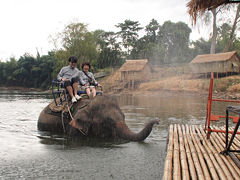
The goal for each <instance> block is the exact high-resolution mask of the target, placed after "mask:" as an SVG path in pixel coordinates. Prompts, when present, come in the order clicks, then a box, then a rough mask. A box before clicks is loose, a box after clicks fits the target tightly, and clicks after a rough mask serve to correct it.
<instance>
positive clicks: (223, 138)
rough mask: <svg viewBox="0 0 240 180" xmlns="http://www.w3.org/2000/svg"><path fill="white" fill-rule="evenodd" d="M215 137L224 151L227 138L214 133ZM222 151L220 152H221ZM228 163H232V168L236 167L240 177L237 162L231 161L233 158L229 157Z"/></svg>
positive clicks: (221, 134)
mask: <svg viewBox="0 0 240 180" xmlns="http://www.w3.org/2000/svg"><path fill="white" fill-rule="evenodd" d="M214 128H215V129H219V128H217V127H214ZM212 135H213V136H215V137H216V139H217V142H218V145H220V146H221V147H222V148H221V151H223V150H224V149H225V137H223V133H217V135H216V133H212ZM221 151H220V152H221ZM226 157H227V159H228V161H229V162H230V163H231V165H232V167H234V169H235V170H236V171H237V172H238V174H239V175H240V171H239V168H238V167H237V165H236V164H235V162H234V161H233V160H232V159H231V157H229V156H226Z"/></svg>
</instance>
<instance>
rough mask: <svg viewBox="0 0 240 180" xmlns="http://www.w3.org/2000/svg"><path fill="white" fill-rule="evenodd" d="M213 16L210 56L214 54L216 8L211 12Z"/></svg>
mask: <svg viewBox="0 0 240 180" xmlns="http://www.w3.org/2000/svg"><path fill="white" fill-rule="evenodd" d="M211 12H212V14H213V34H212V43H211V49H210V54H215V53H216V39H217V25H216V21H217V13H216V8H214V9H212V10H211Z"/></svg>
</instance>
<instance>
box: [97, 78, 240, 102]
mask: <svg viewBox="0 0 240 180" xmlns="http://www.w3.org/2000/svg"><path fill="white" fill-rule="evenodd" d="M209 83H210V79H209V78H193V77H192V76H191V75H189V74H188V75H185V74H183V75H178V76H171V77H159V78H158V79H156V78H155V79H154V80H151V81H148V82H143V83H141V84H139V85H138V86H137V87H136V88H135V89H128V88H124V89H123V90H122V91H120V92H114V89H111V88H108V89H106V91H107V92H108V93H111V94H119V93H121V94H132V95H138V94H141V95H153V94H158V93H160V92H164V91H168V92H171V93H173V94H174V93H185V94H189V95H190V94H195V95H208V91H209ZM101 84H103V86H105V85H106V86H107V85H108V79H106V80H103V81H102V82H101ZM213 96H215V97H218V98H224V99H240V76H238V75H235V76H228V77H223V78H215V79H214V87H213Z"/></svg>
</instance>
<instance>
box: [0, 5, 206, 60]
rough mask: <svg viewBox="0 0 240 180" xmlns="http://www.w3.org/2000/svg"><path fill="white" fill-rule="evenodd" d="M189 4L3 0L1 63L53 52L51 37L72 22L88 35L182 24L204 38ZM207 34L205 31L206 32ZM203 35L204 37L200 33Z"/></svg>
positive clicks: (1, 12) (193, 35)
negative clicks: (135, 24)
mask: <svg viewBox="0 0 240 180" xmlns="http://www.w3.org/2000/svg"><path fill="white" fill-rule="evenodd" d="M188 1H189V0H167V1H166V0H0V23H1V26H0V27H1V28H0V60H2V61H5V60H7V59H9V58H10V57H15V58H17V59H18V58H19V57H20V56H22V55H23V54H24V53H29V54H32V55H33V56H36V53H37V49H38V51H39V52H40V54H41V55H44V54H47V52H48V51H50V50H52V49H53V44H52V43H51V42H50V38H49V36H50V35H54V34H56V33H57V32H61V31H62V30H63V29H64V26H65V25H68V24H69V23H71V22H76V20H77V21H78V22H81V23H85V24H88V29H89V31H94V30H96V29H103V30H105V31H115V32H116V31H117V30H118V29H117V28H116V27H115V25H117V24H118V23H122V22H124V20H126V19H130V20H133V21H139V23H140V25H141V26H142V27H145V26H146V25H147V24H149V22H150V21H151V19H156V20H157V21H158V23H159V24H161V25H162V24H163V23H164V22H165V21H167V20H170V21H172V22H178V21H182V22H185V23H186V24H188V25H189V27H190V28H192V33H191V39H192V40H196V39H198V38H200V37H201V36H203V30H201V31H199V29H201V27H200V28H199V27H198V28H197V27H192V26H191V21H190V17H189V15H188V14H187V8H186V4H187V2H188ZM205 31H206V30H205ZM200 32H201V33H200Z"/></svg>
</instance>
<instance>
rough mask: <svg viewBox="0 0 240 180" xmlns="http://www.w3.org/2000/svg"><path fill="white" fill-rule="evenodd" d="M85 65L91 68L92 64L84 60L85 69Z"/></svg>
mask: <svg viewBox="0 0 240 180" xmlns="http://www.w3.org/2000/svg"><path fill="white" fill-rule="evenodd" d="M85 65H86V66H88V67H89V69H91V65H90V63H89V62H83V63H82V69H83V67H84V66H85Z"/></svg>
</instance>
